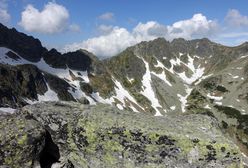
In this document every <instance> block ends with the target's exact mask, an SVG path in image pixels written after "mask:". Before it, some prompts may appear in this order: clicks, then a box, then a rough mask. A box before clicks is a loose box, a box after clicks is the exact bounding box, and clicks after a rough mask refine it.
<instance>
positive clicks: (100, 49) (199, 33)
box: [63, 14, 218, 57]
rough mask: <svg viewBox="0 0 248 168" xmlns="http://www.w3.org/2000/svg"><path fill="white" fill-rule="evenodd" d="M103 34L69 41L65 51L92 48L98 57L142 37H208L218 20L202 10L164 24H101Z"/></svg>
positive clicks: (109, 53) (124, 46) (117, 51)
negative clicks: (209, 18) (120, 25)
mask: <svg viewBox="0 0 248 168" xmlns="http://www.w3.org/2000/svg"><path fill="white" fill-rule="evenodd" d="M99 29H100V30H101V31H102V34H101V35H100V36H98V37H94V38H90V39H88V40H86V41H83V42H81V43H74V44H69V45H66V46H65V48H64V50H63V51H64V52H67V51H73V50H77V49H80V48H83V49H86V50H88V51H90V52H93V53H94V54H96V55H97V56H99V57H110V56H113V55H116V54H118V53H119V52H121V51H123V50H124V49H126V48H127V47H129V46H132V45H135V44H137V43H139V42H141V41H149V40H153V39H156V38H158V37H164V38H166V39H168V40H172V39H174V38H178V37H182V38H186V39H192V38H202V37H209V36H211V35H213V34H214V33H215V32H216V31H217V29H218V24H217V22H216V21H212V20H208V19H207V18H206V17H205V16H203V15H202V14H195V15H194V16H193V17H192V18H191V19H188V20H182V21H178V22H175V23H174V24H172V25H163V24H160V23H158V22H156V21H149V22H146V23H138V24H137V25H136V26H135V27H134V28H133V30H132V31H128V30H127V29H125V28H121V27H117V26H115V27H113V26H106V25H101V26H100V27H99Z"/></svg>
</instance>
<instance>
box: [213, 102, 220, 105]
mask: <svg viewBox="0 0 248 168" xmlns="http://www.w3.org/2000/svg"><path fill="white" fill-rule="evenodd" d="M214 103H215V104H217V105H220V106H221V105H222V102H214Z"/></svg>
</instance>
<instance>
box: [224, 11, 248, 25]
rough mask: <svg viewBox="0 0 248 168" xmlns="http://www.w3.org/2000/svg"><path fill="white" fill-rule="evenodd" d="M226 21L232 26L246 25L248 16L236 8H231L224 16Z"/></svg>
mask: <svg viewBox="0 0 248 168" xmlns="http://www.w3.org/2000/svg"><path fill="white" fill-rule="evenodd" d="M225 21H226V23H227V24H228V25H229V26H232V27H247V26H248V16H244V15H241V14H240V12H239V11H238V10H236V9H231V10H229V11H228V13H227V15H226V18H225Z"/></svg>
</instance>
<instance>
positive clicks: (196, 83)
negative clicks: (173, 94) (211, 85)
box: [195, 74, 213, 85]
mask: <svg viewBox="0 0 248 168" xmlns="http://www.w3.org/2000/svg"><path fill="white" fill-rule="evenodd" d="M212 75H213V74H209V75H205V76H202V77H201V78H199V79H198V80H197V82H195V85H198V84H199V83H201V81H202V80H204V79H207V78H208V77H210V76H212Z"/></svg>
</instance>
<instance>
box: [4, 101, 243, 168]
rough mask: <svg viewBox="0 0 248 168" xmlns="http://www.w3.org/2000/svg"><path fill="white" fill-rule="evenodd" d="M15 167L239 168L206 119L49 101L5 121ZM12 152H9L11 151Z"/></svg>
mask: <svg viewBox="0 0 248 168" xmlns="http://www.w3.org/2000/svg"><path fill="white" fill-rule="evenodd" d="M0 128H1V129H0V143H1V144H0V145H1V148H0V158H2V159H1V160H0V163H1V165H6V166H10V167H23V166H25V167H32V166H35V165H36V166H38V165H39V164H40V165H41V167H50V166H51V165H52V164H53V165H54V166H55V165H57V166H60V167H68V168H69V167H208V166H211V167H240V166H241V163H242V159H241V153H240V151H239V149H238V147H237V146H236V145H235V144H234V143H233V142H232V141H230V140H228V139H227V138H226V137H224V136H223V135H222V133H221V131H220V130H219V129H218V126H217V123H216V121H215V119H213V118H210V117H207V116H199V115H185V116H178V117H170V116H167V117H151V116H149V115H140V114H138V113H133V112H129V111H121V110H118V109H116V108H113V107H110V106H108V105H103V104H98V105H96V106H90V105H83V104H79V103H72V102H54V103H52V102H48V103H39V104H35V105H31V106H26V107H25V108H23V109H22V110H21V111H20V112H18V113H16V114H14V115H4V116H1V123H0ZM7 151H8V152H7Z"/></svg>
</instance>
